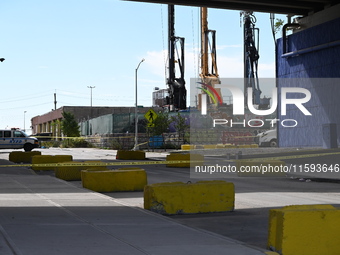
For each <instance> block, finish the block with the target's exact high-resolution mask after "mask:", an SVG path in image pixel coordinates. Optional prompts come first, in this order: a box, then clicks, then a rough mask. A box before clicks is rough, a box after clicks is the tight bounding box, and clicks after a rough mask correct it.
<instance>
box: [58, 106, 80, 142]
mask: <svg viewBox="0 0 340 255" xmlns="http://www.w3.org/2000/svg"><path fill="white" fill-rule="evenodd" d="M62 115H63V119H62V121H61V130H62V132H63V134H64V135H65V136H68V137H79V136H80V131H79V125H78V123H77V121H76V119H75V117H74V115H73V114H72V113H70V112H63V113H62Z"/></svg>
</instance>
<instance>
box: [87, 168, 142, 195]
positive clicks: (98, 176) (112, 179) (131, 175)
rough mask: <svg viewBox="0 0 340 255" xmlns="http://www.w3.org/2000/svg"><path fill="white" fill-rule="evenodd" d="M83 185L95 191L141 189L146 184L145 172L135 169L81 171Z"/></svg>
mask: <svg viewBox="0 0 340 255" xmlns="http://www.w3.org/2000/svg"><path fill="white" fill-rule="evenodd" d="M81 180H82V184H83V187H84V188H86V189H90V190H93V191H96V192H116V191H141V190H143V189H144V186H145V185H147V176H146V172H145V171H144V170H142V169H139V170H138V169H137V170H122V171H118V170H114V171H88V170H86V171H81Z"/></svg>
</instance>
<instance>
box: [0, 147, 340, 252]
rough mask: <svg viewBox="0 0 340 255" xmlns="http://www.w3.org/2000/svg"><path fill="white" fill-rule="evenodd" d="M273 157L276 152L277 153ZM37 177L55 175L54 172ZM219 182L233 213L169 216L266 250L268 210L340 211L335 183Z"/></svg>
mask: <svg viewBox="0 0 340 255" xmlns="http://www.w3.org/2000/svg"><path fill="white" fill-rule="evenodd" d="M41 151H42V153H43V154H45V155H46V154H52V155H60V154H71V155H73V158H74V160H94V159H95V160H103V161H105V162H111V161H115V154H116V151H113V150H98V149H45V150H41ZM277 152H280V151H279V150H277ZM6 153H7V154H6ZM166 154H167V153H166V152H162V153H148V154H147V157H149V158H150V160H153V159H158V160H161V159H164V157H165V155H166ZM220 156H221V155H220ZM6 157H7V158H6ZM212 157H213V156H212ZM216 157H218V156H216ZM0 159H8V152H6V151H1V152H0ZM210 159H211V158H210ZM216 160H218V158H216ZM119 162H121V161H119ZM338 162H339V161H338ZM113 168H116V167H113ZM142 168H144V169H145V170H146V171H147V175H148V183H149V184H152V183H160V182H175V181H181V182H188V181H191V182H195V181H197V180H202V179H193V178H191V177H190V170H189V169H188V168H167V167H166V166H165V165H143V166H142ZM38 174H51V175H53V172H52V171H51V172H50V173H46V172H41V173H38ZM222 179H223V180H226V181H230V182H233V183H234V185H235V192H236V194H235V210H234V211H233V212H226V213H210V214H196V215H176V216H169V217H170V218H172V219H174V220H176V221H178V222H181V223H182V224H185V225H188V226H191V227H195V228H201V229H205V230H208V231H211V232H214V233H217V234H221V235H224V236H227V237H230V238H233V239H236V240H239V241H242V242H245V243H248V244H250V245H254V246H258V247H261V248H266V242H267V229H268V214H269V210H270V209H272V208H278V207H283V206H286V205H293V204H332V205H334V206H337V207H340V183H338V182H337V181H332V182H327V181H326V182H320V180H317V179H316V180H317V181H314V180H313V179H307V178H304V179H300V178H299V177H297V178H295V177H284V178H273V177H271V178H264V177H238V176H237V175H236V174H232V173H231V174H226V175H225V177H224V178H222ZM72 184H73V185H76V186H81V183H80V182H72ZM106 195H108V196H111V197H114V198H116V199H119V200H120V201H121V202H123V203H126V204H129V205H131V206H139V207H143V193H142V192H119V193H106Z"/></svg>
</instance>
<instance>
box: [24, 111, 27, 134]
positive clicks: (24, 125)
mask: <svg viewBox="0 0 340 255" xmlns="http://www.w3.org/2000/svg"><path fill="white" fill-rule="evenodd" d="M26 112H27V111H24V132H26V126H25V122H26V121H25V115H26Z"/></svg>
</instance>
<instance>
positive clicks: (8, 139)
mask: <svg viewBox="0 0 340 255" xmlns="http://www.w3.org/2000/svg"><path fill="white" fill-rule="evenodd" d="M38 147H39V141H38V139H37V138H35V137H29V136H28V135H27V134H26V133H25V132H23V131H21V130H18V129H9V130H8V129H1V130H0V149H22V148H23V149H24V150H25V151H31V150H33V149H34V148H38Z"/></svg>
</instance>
